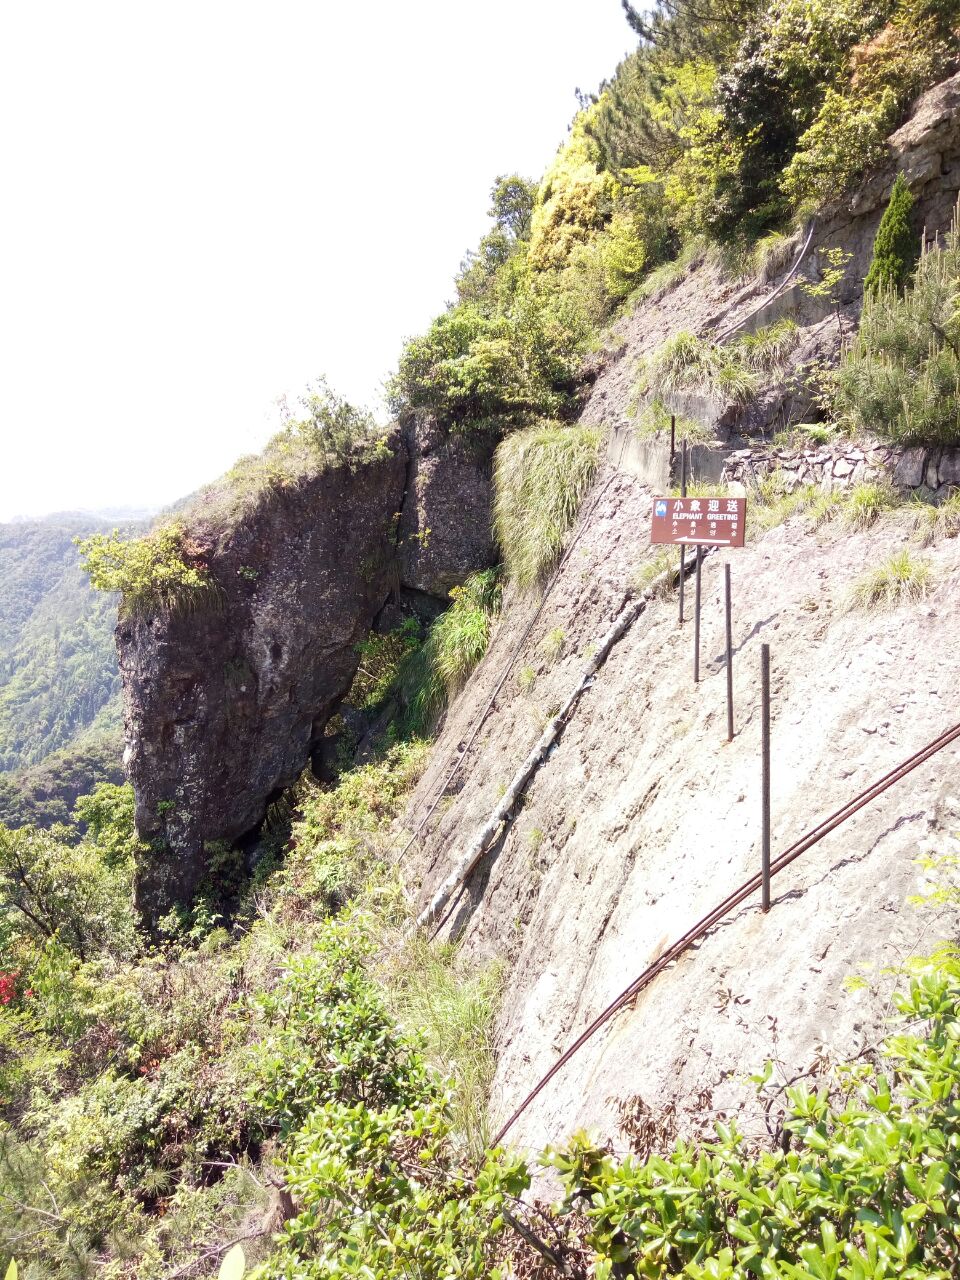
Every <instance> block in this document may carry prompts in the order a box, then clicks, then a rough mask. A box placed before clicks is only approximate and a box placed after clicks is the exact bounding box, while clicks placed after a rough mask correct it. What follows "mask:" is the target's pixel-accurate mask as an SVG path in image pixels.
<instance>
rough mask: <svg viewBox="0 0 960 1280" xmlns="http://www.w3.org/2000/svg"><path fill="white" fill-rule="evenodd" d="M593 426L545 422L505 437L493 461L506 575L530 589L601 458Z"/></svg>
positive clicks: (559, 543) (552, 556) (558, 546)
mask: <svg viewBox="0 0 960 1280" xmlns="http://www.w3.org/2000/svg"><path fill="white" fill-rule="evenodd" d="M600 445H601V434H600V432H599V431H598V430H596V429H595V428H593V427H563V426H559V425H557V424H554V423H545V424H543V425H541V426H537V427H531V428H529V429H528V430H527V431H523V432H519V433H517V434H516V435H512V436H509V437H508V438H507V439H506V440H504V441H503V443H502V444H501V445H500V446H499V447H498V449H497V452H496V455H495V458H494V491H495V494H494V530H495V532H496V536H497V541H498V542H499V544H500V549H501V551H502V553H503V561H504V565H505V566H506V570H507V574H508V576H509V577H510V578H511V579H512V580H513V581H514V582H516V583H517V584H518V585H519V586H521V587H528V586H532V585H533V584H534V583H536V582H538V581H539V580H540V579H541V578H542V577H543V576H544V574H546V573H547V572H548V571H549V569H550V568H551V566H552V565H553V564H555V563H556V560H557V558H558V557H559V555H560V553H561V551H562V550H563V544H564V540H565V538H566V536H567V533H568V532H569V530H570V528H571V526H572V525H573V522H574V520H575V519H576V516H577V512H578V511H579V510H580V503H581V502H582V501H583V498H584V495H585V494H586V492H587V490H588V489H589V487H590V484H591V483H592V481H593V476H594V473H595V471H596V469H597V464H598V462H599V459H600Z"/></svg>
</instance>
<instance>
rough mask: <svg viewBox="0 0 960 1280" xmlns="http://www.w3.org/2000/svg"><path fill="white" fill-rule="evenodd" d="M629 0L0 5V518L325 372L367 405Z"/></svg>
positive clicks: (125, 480) (221, 434)
mask: <svg viewBox="0 0 960 1280" xmlns="http://www.w3.org/2000/svg"><path fill="white" fill-rule="evenodd" d="M631 46H632V37H631V32H630V30H629V28H628V26H627V24H626V21H625V19H624V17H623V14H622V11H621V7H620V3H619V0H481V2H480V3H471V4H462V3H461V4H458V3H454V2H451V0H407V2H406V3H404V4H400V3H394V4H390V3H386V2H385V0H367V2H366V3H362V4H357V3H354V4H350V3H340V4H332V3H329V2H324V0H313V3H307V2H306V0H272V2H271V3H265V2H261V3H258V4H255V3H249V2H246V0H230V2H229V3H228V2H227V0H192V2H190V3H183V2H182V0H163V2H162V3H156V0H154V3H148V2H147V0H117V2H113V3H108V2H105V0H84V2H83V3H78V0H19V2H18V0H10V2H9V3H7V4H4V5H3V6H2V8H0V113H2V119H3V121H4V125H3V129H2V133H0V165H2V175H3V188H4V197H3V201H2V205H0V520H2V519H8V518H10V517H11V516H13V515H15V514H38V513H41V512H46V511H52V510H61V509H64V508H68V507H69V508H76V507H86V508H94V507H101V506H107V505H120V504H126V505H135V506H139V505H152V504H162V503H166V502H169V501H172V500H173V499H175V498H177V497H179V496H181V495H183V494H185V493H187V492H189V491H190V490H192V489H194V488H196V487H197V486H198V485H199V484H201V483H202V482H204V481H205V480H209V479H212V478H214V477H215V476H216V475H217V474H219V473H220V472H222V471H223V470H224V469H225V468H226V467H227V466H229V465H230V464H231V463H232V462H233V461H234V459H235V458H236V457H238V456H239V455H240V454H242V453H246V452H250V451H251V450H254V449H257V448H259V447H260V446H261V445H262V444H263V443H264V441H265V439H266V437H267V435H268V434H269V431H270V426H269V424H268V421H267V413H268V411H269V408H270V406H271V404H272V402H273V401H274V399H275V397H276V396H277V395H278V394H279V393H281V392H282V391H284V390H298V389H300V388H301V387H302V386H303V384H304V383H305V382H307V380H309V379H311V378H313V377H315V376H317V375H318V374H321V373H325V374H326V375H327V377H328V378H329V380H330V382H331V384H332V385H333V386H334V387H335V388H336V389H337V390H338V391H340V392H341V393H342V394H344V395H346V396H348V397H349V398H350V399H352V400H354V401H356V402H359V403H366V404H368V405H370V406H371V407H374V408H377V407H378V397H379V393H380V389H381V386H382V382H383V379H384V377H385V376H386V374H387V373H388V372H389V371H390V370H391V369H392V368H393V367H394V366H395V364H396V359H397V355H398V353H399V350H400V344H401V341H402V339H403V338H404V337H405V336H408V335H410V334H412V333H416V332H419V331H421V330H422V329H423V328H424V327H425V326H426V324H427V323H428V322H429V320H430V319H431V317H432V316H433V315H435V314H436V313H437V312H438V311H439V310H441V309H442V307H443V305H444V304H445V302H446V301H447V300H448V299H449V298H450V296H451V295H452V292H453V289H452V279H453V275H454V272H455V271H456V268H457V266H458V264H459V262H460V259H461V256H462V255H463V253H464V251H465V250H466V249H467V248H469V247H472V246H473V245H474V244H475V243H476V241H477V240H478V238H479V237H480V235H481V234H483V232H484V231H485V230H486V227H487V221H486V217H485V215H486V210H487V207H488V204H489V201H488V198H487V197H488V192H489V188H490V185H491V182H492V180H493V178H494V177H495V176H496V175H497V174H498V173H504V172H510V171H514V170H517V171H520V172H522V173H525V174H526V175H528V176H531V177H533V176H539V174H540V173H541V172H542V170H543V169H544V167H545V166H546V164H547V163H548V161H549V159H550V157H551V156H552V154H553V152H554V151H555V149H556V147H557V146H558V145H559V143H560V142H561V141H562V140H563V138H564V136H565V133H566V128H567V125H568V123H569V121H570V119H571V118H572V116H573V114H574V111H575V110H576V101H575V98H574V88H575V87H576V86H580V87H581V88H583V89H591V90H592V89H595V88H596V87H597V85H598V84H599V82H600V80H601V79H602V78H603V77H604V76H608V75H610V74H611V73H612V72H613V69H614V67H615V65H616V63H617V62H618V61H619V59H620V58H621V57H622V56H623V54H624V53H626V52H627V50H628V49H629V48H630V47H631Z"/></svg>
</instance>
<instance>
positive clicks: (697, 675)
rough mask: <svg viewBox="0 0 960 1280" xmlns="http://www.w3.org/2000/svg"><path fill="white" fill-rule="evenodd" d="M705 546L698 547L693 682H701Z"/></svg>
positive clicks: (694, 600) (694, 601) (694, 607)
mask: <svg viewBox="0 0 960 1280" xmlns="http://www.w3.org/2000/svg"><path fill="white" fill-rule="evenodd" d="M702 564H703V547H697V576H696V587H695V589H694V593H693V683H694V684H699V683H700V568H701V566H702Z"/></svg>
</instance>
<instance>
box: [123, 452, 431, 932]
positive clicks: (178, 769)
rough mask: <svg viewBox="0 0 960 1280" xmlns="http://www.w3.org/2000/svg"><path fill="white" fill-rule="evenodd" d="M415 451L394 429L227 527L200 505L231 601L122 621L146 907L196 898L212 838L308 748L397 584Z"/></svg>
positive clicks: (150, 912)
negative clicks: (377, 447)
mask: <svg viewBox="0 0 960 1280" xmlns="http://www.w3.org/2000/svg"><path fill="white" fill-rule="evenodd" d="M406 461H407V460H406V453H405V450H404V449H403V448H402V447H401V445H400V442H399V440H398V439H396V438H394V439H393V441H392V446H391V449H390V452H389V454H388V456H386V457H385V458H383V459H381V460H378V461H373V462H366V463H363V464H361V465H358V466H356V467H355V468H353V469H351V468H350V467H348V466H336V467H331V468H329V469H327V470H325V471H321V472H320V473H319V474H318V475H315V476H314V477H312V478H310V479H308V480H305V481H304V482H303V483H302V484H301V485H300V486H299V487H297V488H295V489H293V488H290V489H283V490H281V491H280V492H279V493H277V494H276V495H274V496H272V497H270V498H269V499H266V500H264V501H262V502H261V503H260V504H259V506H258V508H257V510H256V511H255V513H254V514H253V515H251V516H248V517H246V518H245V519H244V520H243V521H241V523H240V524H239V526H238V527H236V528H233V529H230V530H229V531H227V532H221V531H218V530H216V529H214V528H211V527H210V526H209V525H208V524H206V523H205V521H204V517H203V513H202V511H201V512H200V513H199V515H198V517H197V519H196V521H195V524H194V525H192V527H191V534H192V537H193V539H194V541H195V543H196V545H197V546H198V547H199V548H200V549H201V551H202V553H203V554H204V556H205V558H206V560H207V563H208V564H209V568H210V572H211V574H212V576H213V578H214V579H215V581H216V582H217V584H218V586H219V587H220V590H221V600H220V603H219V606H218V607H216V608H214V609H210V610H203V611H197V612H194V613H189V614H182V615H156V616H153V617H147V618H137V619H133V620H130V621H125V622H123V623H121V625H120V626H119V627H118V629H117V644H118V649H119V654H120V669H121V673H122V677H123V687H124V695H125V720H126V734H127V751H126V760H127V765H128V768H129V772H130V778H131V780H132V782H133V786H134V790H135V792H136V797H137V810H136V814H137V827H138V830H139V832H140V834H141V836H142V837H143V838H144V839H145V840H146V841H148V842H149V843H150V844H151V846H152V852H151V854H150V855H149V857H147V858H146V859H145V860H144V861H143V863H142V864H141V866H140V869H139V875H138V880H137V890H136V892H137V900H138V905H139V907H140V909H141V911H143V913H144V914H145V915H146V916H147V917H148V918H151V919H156V918H157V917H158V916H159V915H162V914H163V913H164V912H165V911H168V910H169V909H170V907H171V906H173V905H174V903H177V902H181V903H183V902H189V901H190V899H191V898H192V897H193V896H194V894H195V893H196V891H197V889H198V887H199V885H200V883H201V881H202V877H203V874H204V871H205V869H206V866H207V864H208V861H209V852H210V851H209V848H206V846H208V845H209V843H210V842H211V841H219V840H233V839H235V838H237V837H238V836H241V835H243V834H244V833H245V832H247V831H249V830H250V829H251V828H253V827H254V826H255V825H256V824H257V823H258V822H259V821H260V820H261V819H262V817H263V815H264V811H265V808H266V805H267V803H268V801H269V800H270V798H271V797H272V796H273V795H274V794H275V793H276V792H277V791H278V790H279V789H280V788H282V787H284V786H287V785H288V784H289V783H291V782H292V781H293V780H294V779H295V778H296V777H297V775H298V774H299V772H300V771H301V770H302V768H303V766H304V764H305V763H306V761H307V759H308V758H309V754H310V751H311V747H312V745H313V744H314V742H315V741H316V739H317V737H318V735H319V734H320V733H321V732H322V729H323V726H324V724H325V722H326V719H327V717H328V716H329V714H330V712H331V710H332V708H333V707H334V705H335V704H336V702H337V700H338V699H339V698H340V697H342V695H343V694H344V693H345V691H346V690H347V688H348V687H349V685H350V682H351V680H352V678H353V675H354V672H355V670H356V667H357V662H358V658H357V654H356V652H355V650H354V645H355V644H356V642H357V641H358V640H360V639H361V638H362V637H363V636H364V635H366V633H367V632H368V630H369V628H370V625H371V623H372V621H373V619H374V617H375V615H376V613H377V612H378V610H379V609H380V608H381V607H382V605H383V604H384V602H385V600H386V598H387V595H388V593H389V591H390V587H391V583H392V581H393V575H394V563H395V546H394V543H395V528H396V522H395V513H396V512H397V511H399V509H400V505H401V502H402V498H403V489H404V479H405V474H406Z"/></svg>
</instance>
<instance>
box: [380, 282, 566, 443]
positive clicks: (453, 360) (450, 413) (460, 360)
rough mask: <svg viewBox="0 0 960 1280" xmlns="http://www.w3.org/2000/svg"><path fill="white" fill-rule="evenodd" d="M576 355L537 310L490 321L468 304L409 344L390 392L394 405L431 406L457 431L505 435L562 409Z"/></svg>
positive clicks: (396, 407)
mask: <svg viewBox="0 0 960 1280" xmlns="http://www.w3.org/2000/svg"><path fill="white" fill-rule="evenodd" d="M572 372H573V369H572V366H571V364H570V363H569V357H568V354H567V353H565V352H564V351H563V350H562V347H561V348H558V347H557V346H556V345H555V342H554V340H553V335H551V334H550V333H548V332H547V330H546V329H545V327H544V325H543V324H542V323H541V317H540V316H539V315H538V314H537V313H536V311H535V309H534V308H531V307H528V308H527V309H526V311H525V312H524V313H522V314H517V312H516V310H512V311H511V313H510V314H509V315H507V314H502V313H498V314H496V315H493V316H490V315H487V314H485V312H484V311H483V310H481V309H480V308H479V307H477V306H476V305H475V304H471V303H461V304H460V305H459V306H456V307H454V308H452V310H450V311H448V312H446V313H445V314H444V315H442V316H438V318H437V319H436V320H434V322H433V324H432V325H431V326H430V329H429V330H428V331H427V333H426V334H425V335H424V336H423V337H421V338H413V339H411V341H410V342H408V343H407V345H406V347H405V348H404V351H403V354H402V356H401V358H400V366H399V369H398V371H397V374H396V376H395V378H394V379H393V381H392V383H391V387H390V399H391V407H392V408H393V409H394V411H395V412H402V411H403V410H404V409H407V408H410V409H425V410H428V411H429V412H431V413H434V414H436V415H437V416H438V417H439V418H440V419H441V421H443V422H444V423H446V424H447V425H449V426H450V427H451V428H452V429H454V430H468V429H473V430H490V431H504V430H506V429H508V428H509V427H511V426H514V425H516V424H517V423H522V422H524V421H527V420H529V418H530V417H531V416H535V415H537V414H541V413H553V412H555V411H556V410H557V409H558V408H559V406H560V404H561V401H562V396H561V393H560V392H559V391H558V390H557V388H556V385H555V383H556V381H557V380H561V381H562V380H563V379H564V378H569V377H570V376H571V375H572Z"/></svg>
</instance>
